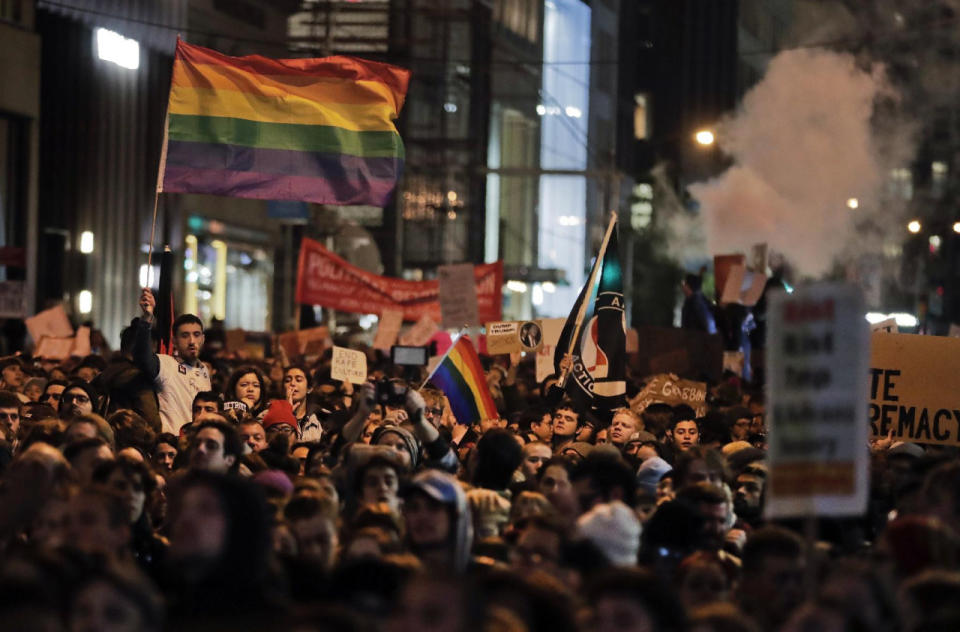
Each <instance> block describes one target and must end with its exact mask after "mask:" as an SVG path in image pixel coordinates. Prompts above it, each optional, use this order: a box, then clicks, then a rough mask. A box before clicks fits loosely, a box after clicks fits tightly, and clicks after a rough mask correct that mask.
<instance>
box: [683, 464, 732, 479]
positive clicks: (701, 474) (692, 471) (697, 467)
mask: <svg viewBox="0 0 960 632" xmlns="http://www.w3.org/2000/svg"><path fill="white" fill-rule="evenodd" d="M684 483H686V484H688V485H689V484H694V483H710V484H711V485H720V484H722V483H723V472H721V471H719V470H712V469H710V468H709V466H708V465H707V462H706V461H704V460H703V459H697V460H696V461H692V462H691V463H690V467H689V468H687V478H686V480H685V481H684Z"/></svg>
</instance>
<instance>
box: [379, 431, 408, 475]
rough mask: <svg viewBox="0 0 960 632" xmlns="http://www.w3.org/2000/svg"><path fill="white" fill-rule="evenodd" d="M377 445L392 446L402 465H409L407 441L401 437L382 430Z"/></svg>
mask: <svg viewBox="0 0 960 632" xmlns="http://www.w3.org/2000/svg"><path fill="white" fill-rule="evenodd" d="M377 445H382V446H386V447H388V448H393V450H394V451H395V452H396V453H397V454H396V456H397V457H399V458H400V462H401V463H402V464H403V466H404V467H410V453H409V452H408V451H407V442H406V441H404V440H403V437H401V436H400V435H398V434H397V433H395V432H384V433H383V436H381V437H380V442H379V443H377Z"/></svg>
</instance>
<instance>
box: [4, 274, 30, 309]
mask: <svg viewBox="0 0 960 632" xmlns="http://www.w3.org/2000/svg"><path fill="white" fill-rule="evenodd" d="M26 315H27V312H26V307H25V306H24V300H23V281H0V318H23V317H24V316H26Z"/></svg>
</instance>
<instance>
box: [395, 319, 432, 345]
mask: <svg viewBox="0 0 960 632" xmlns="http://www.w3.org/2000/svg"><path fill="white" fill-rule="evenodd" d="M439 329H440V328H439V327H437V323H436V322H434V320H433V319H432V318H430V317H429V316H423V317H422V318H421V319H420V320H418V321H417V322H415V323H414V324H413V326H411V327H410V328H409V329H407V330H406V331H405V332H403V333H402V334H400V344H401V345H404V346H408V347H423V346H425V345H426V344H427V343H428V342H430V338H431V336H433V334H435V333H437V331H438V330H439Z"/></svg>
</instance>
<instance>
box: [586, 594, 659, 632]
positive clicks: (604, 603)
mask: <svg viewBox="0 0 960 632" xmlns="http://www.w3.org/2000/svg"><path fill="white" fill-rule="evenodd" d="M592 623H593V625H592V626H591V628H590V629H592V630H594V632H656V631H657V630H658V629H659V628H658V626H657V625H656V624H655V623H654V619H653V617H651V616H650V613H648V612H647V609H646V608H644V607H643V605H642V604H640V603H639V602H637V601H636V600H634V599H631V598H630V597H627V596H621V595H610V596H603V597H601V598H600V599H598V600H597V603H596V605H595V606H594V610H593V622H592Z"/></svg>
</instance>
